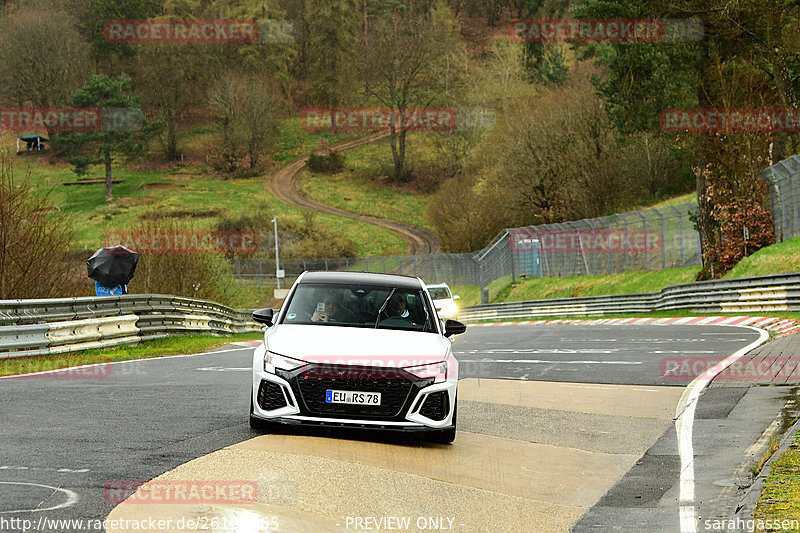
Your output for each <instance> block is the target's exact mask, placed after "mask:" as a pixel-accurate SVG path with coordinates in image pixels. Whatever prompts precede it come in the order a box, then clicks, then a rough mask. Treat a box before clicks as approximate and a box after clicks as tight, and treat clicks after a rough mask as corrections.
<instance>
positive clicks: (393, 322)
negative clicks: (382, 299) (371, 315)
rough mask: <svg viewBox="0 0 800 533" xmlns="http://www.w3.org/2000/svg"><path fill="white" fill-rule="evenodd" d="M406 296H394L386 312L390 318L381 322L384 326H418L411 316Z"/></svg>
mask: <svg viewBox="0 0 800 533" xmlns="http://www.w3.org/2000/svg"><path fill="white" fill-rule="evenodd" d="M406 307H407V303H406V299H405V296H403V295H402V294H397V293H395V294H393V295H392V297H391V298H390V299H389V302H388V303H387V304H386V308H385V309H384V312H385V313H386V316H387V317H388V318H386V319H384V320H382V321H381V324H382V325H384V326H401V327H402V326H416V324H415V323H414V322H413V321H412V320H411V317H410V316H409V313H408V309H407V308H406Z"/></svg>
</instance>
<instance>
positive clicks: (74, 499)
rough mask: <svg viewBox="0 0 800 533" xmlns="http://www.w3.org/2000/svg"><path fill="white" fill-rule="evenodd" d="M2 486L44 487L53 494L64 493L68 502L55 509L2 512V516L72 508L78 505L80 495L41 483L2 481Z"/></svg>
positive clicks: (56, 506) (0, 483)
mask: <svg viewBox="0 0 800 533" xmlns="http://www.w3.org/2000/svg"><path fill="white" fill-rule="evenodd" d="M0 485H25V486H26V487H42V488H43V489H50V490H52V491H53V492H62V493H64V494H66V495H67V501H65V502H63V503H59V504H58V505H55V506H53V507H47V508H46V509H15V510H13V511H0V514H9V513H38V512H41V511H55V510H56V509H63V508H64V507H71V506H73V505H75V504H76V503H78V495H77V494H75V493H74V492H72V491H71V490H68V489H62V488H59V487H51V486H50V485H40V484H39V483H23V482H22V481H0Z"/></svg>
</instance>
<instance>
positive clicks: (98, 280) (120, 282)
mask: <svg viewBox="0 0 800 533" xmlns="http://www.w3.org/2000/svg"><path fill="white" fill-rule="evenodd" d="M138 262H139V254H138V253H136V252H134V251H133V250H131V249H130V248H126V247H125V246H121V245H118V246H107V247H105V248H100V249H99V250H97V251H96V252H95V253H94V255H92V257H90V258H89V260H88V261H86V268H87V270H88V274H89V278H90V279H93V280H95V287H94V289H95V293H96V294H97V296H112V295H117V294H128V282H129V281H130V280H131V279H133V273H134V272H135V271H136V264H137V263H138Z"/></svg>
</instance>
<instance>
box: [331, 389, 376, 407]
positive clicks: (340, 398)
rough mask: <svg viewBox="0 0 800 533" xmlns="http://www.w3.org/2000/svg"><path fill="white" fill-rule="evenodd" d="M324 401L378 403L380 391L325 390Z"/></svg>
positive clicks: (358, 403)
mask: <svg viewBox="0 0 800 533" xmlns="http://www.w3.org/2000/svg"><path fill="white" fill-rule="evenodd" d="M325 402H326V403H347V404H355V405H380V404H381V393H380V392H359V391H351V390H328V391H325Z"/></svg>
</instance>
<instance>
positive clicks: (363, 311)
mask: <svg viewBox="0 0 800 533" xmlns="http://www.w3.org/2000/svg"><path fill="white" fill-rule="evenodd" d="M432 316H433V313H432V311H431V309H430V308H429V307H428V304H427V303H426V299H425V297H424V292H423V291H422V289H407V288H399V287H391V286H352V285H326V284H311V283H304V284H300V285H298V286H297V289H296V290H295V292H294V294H293V295H292V297H291V299H290V300H289V302H288V307H287V309H286V314H285V315H284V317H283V320H282V321H281V323H283V324H302V325H311V324H314V325H323V326H348V327H358V328H376V329H401V330H409V331H423V332H427V333H435V332H436V329H435V326H434V322H433V320H432V318H431V317H432Z"/></svg>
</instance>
